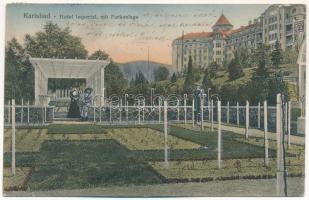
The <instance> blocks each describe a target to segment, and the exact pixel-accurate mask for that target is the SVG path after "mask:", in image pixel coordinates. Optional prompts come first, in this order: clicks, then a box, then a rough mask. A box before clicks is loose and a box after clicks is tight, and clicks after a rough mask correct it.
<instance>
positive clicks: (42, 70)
mask: <svg viewBox="0 0 309 200" xmlns="http://www.w3.org/2000/svg"><path fill="white" fill-rule="evenodd" d="M30 62H31V63H32V65H33V67H34V69H35V92H34V93H35V104H36V105H40V104H45V103H46V102H45V101H44V99H46V98H45V97H48V79H49V78H68V79H70V78H71V79H75V78H79V79H85V80H86V86H87V87H91V88H93V90H94V92H95V95H101V98H102V100H104V69H105V67H106V66H107V65H108V64H109V63H110V60H86V59H58V58H57V59H56V58H30ZM44 102H45V103H44ZM102 102H104V101H102Z"/></svg>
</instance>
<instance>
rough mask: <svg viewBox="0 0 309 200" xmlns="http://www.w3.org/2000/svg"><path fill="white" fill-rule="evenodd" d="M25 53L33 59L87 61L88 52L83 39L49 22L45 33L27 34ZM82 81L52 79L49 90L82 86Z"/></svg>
mask: <svg viewBox="0 0 309 200" xmlns="http://www.w3.org/2000/svg"><path fill="white" fill-rule="evenodd" d="M24 45H25V52H26V53H27V54H29V55H30V56H31V57H43V58H70V59H75V58H79V59H85V58H87V54H88V52H87V50H86V49H85V46H84V45H83V44H82V42H81V38H79V37H76V36H73V35H71V31H70V29H69V28H68V27H66V28H63V29H61V28H60V27H59V26H58V25H57V24H53V23H52V22H47V23H46V24H45V25H44V27H43V31H39V32H37V33H35V34H34V35H33V36H31V35H29V34H26V36H25V39H24ZM84 82H85V81H84V80H81V79H50V80H49V81H48V86H49V89H52V90H56V89H67V88H68V87H69V86H72V85H82V84H83V83H84Z"/></svg>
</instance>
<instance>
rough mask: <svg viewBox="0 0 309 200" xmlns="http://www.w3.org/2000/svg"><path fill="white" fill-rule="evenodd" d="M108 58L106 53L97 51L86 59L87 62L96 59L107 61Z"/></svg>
mask: <svg viewBox="0 0 309 200" xmlns="http://www.w3.org/2000/svg"><path fill="white" fill-rule="evenodd" d="M108 57H109V55H108V54H107V53H106V52H104V51H102V50H100V49H99V50H97V51H95V52H94V53H93V54H91V55H90V56H89V57H88V59H89V60H97V59H99V60H107V59H108Z"/></svg>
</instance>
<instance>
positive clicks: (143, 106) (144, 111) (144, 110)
mask: <svg viewBox="0 0 309 200" xmlns="http://www.w3.org/2000/svg"><path fill="white" fill-rule="evenodd" d="M142 108H143V123H144V122H145V100H143V106H142Z"/></svg>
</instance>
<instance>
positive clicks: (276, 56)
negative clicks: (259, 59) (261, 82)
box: [271, 40, 283, 68]
mask: <svg viewBox="0 0 309 200" xmlns="http://www.w3.org/2000/svg"><path fill="white" fill-rule="evenodd" d="M282 61H283V57H282V49H281V45H280V43H279V41H278V40H277V41H276V43H275V49H274V50H273V51H272V52H271V63H272V65H273V66H274V67H275V68H279V65H280V64H282Z"/></svg>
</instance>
